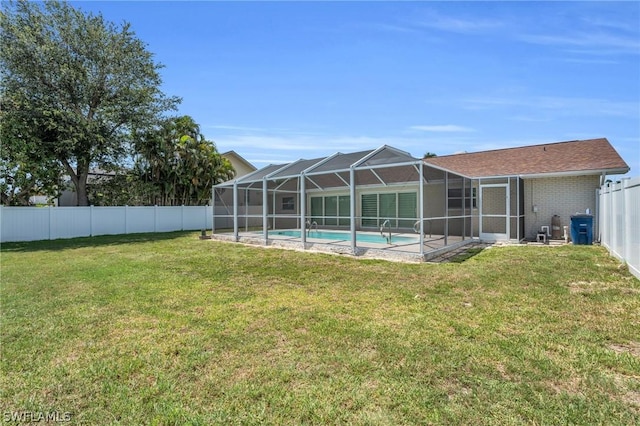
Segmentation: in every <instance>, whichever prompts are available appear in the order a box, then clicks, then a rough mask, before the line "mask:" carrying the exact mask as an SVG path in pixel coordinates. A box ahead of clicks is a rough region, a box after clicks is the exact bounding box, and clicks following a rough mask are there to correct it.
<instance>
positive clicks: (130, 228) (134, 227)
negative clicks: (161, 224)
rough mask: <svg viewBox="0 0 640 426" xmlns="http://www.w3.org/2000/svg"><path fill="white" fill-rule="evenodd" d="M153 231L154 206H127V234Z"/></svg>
mask: <svg viewBox="0 0 640 426" xmlns="http://www.w3.org/2000/svg"><path fill="white" fill-rule="evenodd" d="M155 231H156V229H155V207H141V206H135V207H127V234H136V233H140V232H155Z"/></svg>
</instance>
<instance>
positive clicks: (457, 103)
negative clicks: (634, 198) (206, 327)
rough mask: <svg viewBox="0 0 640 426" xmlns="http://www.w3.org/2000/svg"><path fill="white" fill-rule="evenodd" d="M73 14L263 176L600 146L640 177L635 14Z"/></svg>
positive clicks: (301, 6) (233, 7)
mask: <svg viewBox="0 0 640 426" xmlns="http://www.w3.org/2000/svg"><path fill="white" fill-rule="evenodd" d="M72 4H73V5H74V6H76V7H79V8H81V9H83V10H84V11H91V12H101V13H102V14H103V16H104V17H105V18H106V19H108V20H110V21H113V22H116V23H121V22H123V21H127V22H130V23H131V24H132V27H133V30H134V31H135V32H136V34H137V36H138V37H139V38H140V39H142V40H143V41H144V42H145V43H146V44H147V47H148V49H149V50H150V51H151V52H153V53H154V54H155V59H156V61H157V62H160V63H162V64H164V65H165V68H164V69H163V70H162V77H163V81H164V83H163V90H164V92H165V93H166V94H168V95H176V96H180V97H182V98H183V102H182V104H181V106H180V110H179V111H178V113H179V114H187V115H191V116H192V117H194V119H195V120H196V121H197V122H198V123H199V124H200V126H201V130H202V132H203V133H204V135H205V136H206V137H207V139H210V140H213V141H215V143H216V145H217V147H218V149H219V150H220V151H221V152H224V151H228V150H235V151H236V152H238V153H239V154H240V155H242V156H244V157H245V158H246V159H247V160H249V161H250V162H252V163H253V164H254V165H256V166H257V167H262V166H264V165H266V164H269V163H280V162H287V161H293V160H296V159H299V158H315V157H321V156H326V155H330V154H332V153H334V152H336V151H341V152H350V151H355V150H362V149H372V148H377V147H378V146H381V145H383V144H388V145H392V146H395V147H397V148H400V149H403V150H405V151H408V152H410V153H411V154H413V155H414V156H422V155H423V154H424V153H425V152H427V151H430V152H435V153H436V154H438V155H446V154H452V153H456V152H462V151H467V152H473V151H479V150H486V149H495V148H503V147H513V146H521V145H529V144H537V143H549V142H559V141H565V140H575V139H587V138H597V137H607V138H608V139H609V141H610V142H611V143H612V144H613V146H614V147H615V148H616V149H617V150H618V152H619V153H620V154H621V155H622V157H623V158H624V159H625V160H626V161H627V163H628V164H629V165H630V166H631V168H632V171H631V173H630V175H632V176H638V175H640V3H639V2H561V3H557V2H446V3H445V2H72ZM569 161H570V160H569Z"/></svg>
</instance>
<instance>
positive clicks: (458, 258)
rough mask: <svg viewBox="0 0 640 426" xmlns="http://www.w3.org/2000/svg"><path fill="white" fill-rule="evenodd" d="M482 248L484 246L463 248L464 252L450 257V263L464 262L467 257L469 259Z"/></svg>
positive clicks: (480, 251)
mask: <svg viewBox="0 0 640 426" xmlns="http://www.w3.org/2000/svg"><path fill="white" fill-rule="evenodd" d="M483 250H484V247H472V248H469V249H467V250H465V251H464V252H462V253H460V254H458V255H456V256H454V257H452V258H451V259H450V260H449V262H451V263H462V262H465V261H467V260H469V259H471V258H472V257H473V256H475V255H477V254H480V253H482V251H483Z"/></svg>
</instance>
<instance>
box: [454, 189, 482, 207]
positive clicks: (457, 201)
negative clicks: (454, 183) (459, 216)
mask: <svg viewBox="0 0 640 426" xmlns="http://www.w3.org/2000/svg"><path fill="white" fill-rule="evenodd" d="M464 192H465V193H464V205H465V207H466V208H470V207H472V206H473V208H476V188H465V190H464ZM448 195H449V201H448V202H449V208H450V209H461V208H462V188H449V194H448Z"/></svg>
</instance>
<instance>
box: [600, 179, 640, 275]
mask: <svg viewBox="0 0 640 426" xmlns="http://www.w3.org/2000/svg"><path fill="white" fill-rule="evenodd" d="M599 199H600V203H599V216H600V242H601V243H602V245H603V246H605V247H606V248H607V249H609V253H611V254H612V255H613V256H615V257H617V258H618V259H620V260H622V261H624V262H626V263H627V265H628V266H629V271H631V273H632V274H633V275H635V276H636V277H638V279H640V177H637V178H633V179H624V180H622V182H621V183H614V184H607V185H604V186H602V187H601V188H600V194H599Z"/></svg>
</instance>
